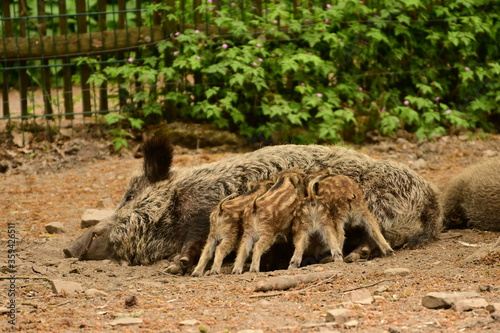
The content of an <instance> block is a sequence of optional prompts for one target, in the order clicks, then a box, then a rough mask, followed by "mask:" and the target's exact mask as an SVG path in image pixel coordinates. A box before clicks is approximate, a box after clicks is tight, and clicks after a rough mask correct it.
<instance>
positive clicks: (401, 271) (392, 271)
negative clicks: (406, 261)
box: [384, 268, 410, 276]
mask: <svg viewBox="0 0 500 333" xmlns="http://www.w3.org/2000/svg"><path fill="white" fill-rule="evenodd" d="M384 274H385V275H386V276H394V275H398V276H406V275H408V274H410V270H409V269H408V268H389V269H386V270H385V271H384Z"/></svg>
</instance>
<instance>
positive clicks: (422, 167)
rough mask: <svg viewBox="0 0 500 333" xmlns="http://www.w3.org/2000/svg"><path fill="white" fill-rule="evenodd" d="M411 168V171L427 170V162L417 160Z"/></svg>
mask: <svg viewBox="0 0 500 333" xmlns="http://www.w3.org/2000/svg"><path fill="white" fill-rule="evenodd" d="M411 168H412V169H413V170H425V169H428V168H429V166H428V165H427V162H426V161H425V160H424V159H423V158H419V159H418V160H416V161H415V162H413V164H412V165H411Z"/></svg>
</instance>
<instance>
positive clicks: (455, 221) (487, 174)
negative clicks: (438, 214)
mask: <svg viewBox="0 0 500 333" xmlns="http://www.w3.org/2000/svg"><path fill="white" fill-rule="evenodd" d="M441 200H442V203H443V212H444V225H445V227H446V228H474V229H480V230H489V231H500V157H496V158H491V159H488V160H486V161H483V162H481V163H478V164H475V165H472V166H470V167H468V168H466V169H464V170H463V171H462V172H460V173H459V174H457V175H455V176H454V177H452V178H451V180H450V181H449V182H448V183H447V184H446V185H445V187H444V189H443V193H442V196H441Z"/></svg>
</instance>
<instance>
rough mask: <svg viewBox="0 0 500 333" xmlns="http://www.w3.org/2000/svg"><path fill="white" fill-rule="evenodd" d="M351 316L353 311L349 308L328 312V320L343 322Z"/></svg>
mask: <svg viewBox="0 0 500 333" xmlns="http://www.w3.org/2000/svg"><path fill="white" fill-rule="evenodd" d="M350 317H351V311H349V310H347V309H335V310H329V311H327V312H326V321H327V322H334V323H337V324H343V323H345V322H346V321H348V320H349V318H350Z"/></svg>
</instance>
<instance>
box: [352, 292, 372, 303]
mask: <svg viewBox="0 0 500 333" xmlns="http://www.w3.org/2000/svg"><path fill="white" fill-rule="evenodd" d="M351 301H352V302H353V303H357V304H365V305H368V304H372V303H373V297H372V295H371V293H370V291H368V290H367V289H361V290H354V291H351Z"/></svg>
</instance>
